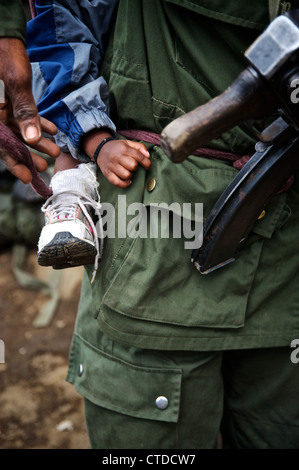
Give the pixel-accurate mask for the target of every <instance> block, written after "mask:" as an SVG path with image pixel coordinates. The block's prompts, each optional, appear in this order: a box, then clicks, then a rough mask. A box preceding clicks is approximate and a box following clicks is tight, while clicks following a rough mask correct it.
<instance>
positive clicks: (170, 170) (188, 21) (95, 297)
mask: <svg viewBox="0 0 299 470" xmlns="http://www.w3.org/2000/svg"><path fill="white" fill-rule="evenodd" d="M49 3H52V2H49ZM53 3H55V4H56V3H60V2H53ZM61 3H62V2H61ZM63 3H64V4H66V3H67V2H63ZM69 3H71V2H69ZM83 3H84V8H85V12H86V11H87V10H88V9H91V8H93V18H94V15H96V14H97V10H96V5H95V4H94V5H91V3H90V2H83ZM87 3H89V5H87ZM93 3H96V2H93ZM99 3H101V2H99ZM274 3H275V4H276V6H280V7H284V8H289V7H290V6H292V7H296V6H297V5H295V3H296V2H282V4H280V2H272V3H271V5H272V7H273V5H274ZM286 3H288V5H287V4H286ZM289 3H291V5H290V4H289ZM274 6H275V5H274ZM69 8H70V9H72V7H71V6H69ZM98 8H99V10H98V11H99V18H100V17H101V16H100V12H102V10H101V9H100V7H98ZM270 10H271V12H272V10H273V9H272V8H271V9H270ZM274 10H275V12H276V13H277V12H278V13H281V11H282V10H281V9H280V10H279V11H278V10H277V9H276V8H274ZM59 11H60V10H59ZM59 11H58V9H56V14H58V12H59ZM61 11H62V10H61ZM72 13H73V14H76V15H77V16H78V18H79V16H80V15H79V12H78V11H77V10H76V9H74V8H73V9H72ZM61 14H63V13H61ZM37 18H38V17H37ZM80 18H81V21H82V24H85V26H86V27H87V28H89V31H92V32H93V34H95V32H94V31H95V29H94V23H92V24H91V23H90V24H88V22H87V21H86V18H87V15H85V16H84V17H83V16H82V17H80ZM82 18H83V19H82ZM84 18H85V23H84ZM90 18H91V16H90ZM268 23H269V4H268V2H267V1H266V0H263V1H259V0H252V1H251V2H236V1H235V0H227V1H226V2H223V1H220V0H215V1H213V2H210V1H207V0H188V1H187V0H164V1H163V0H152V1H148V0H121V1H120V3H119V6H118V12H117V17H116V22H115V25H114V29H113V33H112V34H111V36H110V41H109V46H108V49H107V52H106V56H105V61H104V64H103V66H102V68H101V73H102V74H103V76H104V77H105V79H106V80H107V83H108V86H109V98H110V99H109V101H110V107H111V112H110V117H111V119H112V121H113V122H114V123H115V125H116V127H117V129H118V131H119V138H121V137H120V136H121V135H124V136H125V135H128V134H126V131H131V132H132V131H134V132H132V133H131V136H132V138H134V136H135V139H136V140H139V141H142V142H143V143H144V144H145V145H146V147H147V149H148V150H149V152H150V159H151V166H150V169H147V170H146V169H145V168H143V167H142V166H140V165H139V167H138V168H137V170H136V171H135V172H134V173H133V175H132V183H131V184H130V185H129V187H128V188H125V189H122V188H116V187H114V186H113V185H111V183H110V182H109V181H108V179H107V178H106V177H105V175H103V174H102V173H99V181H100V192H101V200H102V201H105V202H109V203H110V204H112V207H113V208H114V209H115V214H116V216H115V232H114V233H116V236H115V237H113V236H109V237H107V238H106V239H105V247H104V252H103V256H102V260H101V263H100V267H99V270H98V273H97V276H96V278H95V281H94V282H93V283H91V282H90V280H91V275H92V267H87V268H86V271H85V275H84V280H83V286H82V295H81V301H80V305H79V311H78V317H77V321H76V327H75V332H74V338H73V343H72V347H71V352H70V364H69V372H68V380H69V381H70V382H71V383H73V384H74V386H75V387H76V389H77V390H78V392H79V393H80V394H82V395H83V396H84V398H85V407H86V422H87V429H88V432H89V436H90V440H91V444H92V446H93V447H94V448H104V449H115V448H119V449H120V448H122V449H124V448H131V449H139V448H145V449H152V448H154V449H163V448H164V449H187V448H189V449H192V448H193V449H195V448H201V449H204V448H213V447H215V446H216V442H217V435H218V433H219V431H220V430H221V431H222V437H223V445H224V447H228V448H298V442H299V429H298V425H299V405H298V392H299V369H298V367H299V366H298V365H296V364H295V363H294V361H293V362H292V361H291V353H292V349H291V348H290V344H291V342H292V340H293V339H295V338H298V337H299V315H298V302H299V289H298V284H299V270H298V266H299V252H298V250H297V249H296V246H297V244H298V242H297V240H298V233H299V210H298V207H299V206H298V204H299V182H298V175H295V180H294V183H293V186H292V187H291V189H289V190H288V191H287V192H284V193H281V194H279V195H276V196H275V197H274V198H273V199H272V200H271V202H270V204H269V205H268V207H267V211H266V215H265V217H263V218H262V219H261V220H258V221H257V223H256V225H255V227H254V229H253V231H252V233H251V235H250V237H249V239H248V242H247V245H246V248H245V249H244V250H243V252H242V254H241V256H240V257H239V258H238V260H237V261H236V262H235V263H232V264H230V265H229V266H226V267H225V268H223V269H220V270H217V271H215V272H213V273H211V274H209V275H207V276H202V275H201V274H200V273H198V271H197V270H196V269H194V267H193V266H192V264H191V263H190V255H191V250H189V249H186V247H185V244H184V243H185V241H186V240H185V239H184V238H183V237H174V236H171V233H170V236H169V237H167V238H163V237H162V236H161V237H158V238H153V237H150V236H145V237H141V236H139V237H138V236H136V237H134V236H131V234H130V233H129V232H128V231H127V232H126V233H125V235H124V232H123V227H122V224H123V221H124V220H126V227H128V226H129V225H130V224H129V222H130V220H131V221H132V219H133V217H134V214H133V213H132V212H131V208H132V206H131V204H134V203H136V202H137V203H139V204H142V205H143V206H144V207H145V208H146V214H147V215H149V214H150V211H151V208H152V207H154V206H155V205H157V204H160V203H161V202H163V203H166V204H167V205H168V207H169V206H170V205H171V204H172V203H174V202H175V203H178V205H176V206H172V207H182V206H183V204H184V203H190V204H191V208H192V209H191V211H190V213H189V215H188V218H189V220H190V223H191V222H194V223H195V222H196V214H195V212H194V207H195V204H196V203H202V204H203V214H204V218H205V217H206V216H207V215H208V214H209V212H210V210H211V208H212V207H213V205H214V203H215V202H216V200H217V199H218V197H219V196H220V195H221V193H222V192H223V190H224V189H225V188H226V187H227V185H228V184H229V183H230V181H231V180H232V179H233V177H234V176H235V175H236V174H237V170H236V169H235V168H234V167H233V166H232V164H231V163H230V162H228V161H225V160H219V159H213V158H209V155H208V152H207V155H203V156H201V157H198V156H194V155H190V157H189V158H188V159H186V160H185V161H184V163H182V164H180V165H174V164H173V163H172V162H170V160H169V159H168V158H167V157H166V156H165V154H164V153H163V151H162V149H161V147H160V146H159V145H157V144H155V143H154V142H153V141H152V139H147V137H146V132H147V133H150V135H151V137H153V136H154V135H159V134H160V133H161V131H162V130H163V128H164V127H165V126H166V125H167V124H168V123H169V122H171V121H172V120H173V119H175V118H177V117H179V116H181V115H182V114H184V113H187V112H189V111H191V110H192V109H194V108H195V107H196V106H199V105H200V104H203V103H205V102H207V101H208V100H210V99H211V98H213V97H215V96H217V95H218V94H219V93H221V92H222V91H223V90H224V89H226V88H227V87H228V86H229V85H230V84H231V83H232V82H233V80H234V79H235V78H236V77H237V76H238V74H239V73H240V72H241V71H242V70H243V69H244V68H245V67H246V65H247V64H246V61H245V59H244V55H243V54H244V52H245V50H246V49H247V47H248V46H249V45H250V44H251V43H252V42H253V40H254V39H255V38H256V37H257V36H258V35H259V34H260V33H261V32H262V31H263V30H264V29H265V27H266V26H267V25H268ZM56 24H58V22H56ZM78 24H79V22H78ZM82 34H83V33H82ZM82 99H83V98H82ZM84 109H85V110H86V108H84ZM86 112H87V111H86ZM81 122H83V120H81ZM136 131H143V132H144V133H143V136H144V137H143V139H142V138H140V133H138V132H136ZM96 132H97V131H95V130H93V137H94V135H96ZM111 135H113V132H111ZM86 142H88V139H87V140H84V141H83V143H84V144H85V146H84V144H83V150H82V149H81V150H82V151H83V153H84V151H85V156H86V155H87V157H89V158H90V159H92V158H93V155H94V151H95V148H96V146H97V145H98V143H99V142H96V143H95V144H94V146H93V147H92V148H90V146H87V145H86ZM255 142H256V136H255V134H254V132H253V131H252V129H251V128H250V127H249V126H247V125H246V124H242V125H240V126H239V127H236V128H234V129H232V130H230V131H229V132H226V133H225V134H223V135H222V136H221V137H220V138H218V139H216V140H214V141H213V142H211V143H210V145H209V148H210V149H216V150H219V151H224V152H232V153H235V154H238V155H240V156H242V155H243V154H248V153H252V152H253V151H254V144H255ZM109 146H110V145H109V144H105V146H103V147H102V149H101V152H100V154H99V156H98V165H99V167H100V168H101V161H104V160H105V159H106V158H108V159H109ZM110 147H111V146H110ZM124 201H125V204H126V206H124V204H123V202H124ZM173 211H174V215H173V217H175V216H176V215H178V214H175V211H176V209H173ZM125 218H126V219H125ZM146 220H147V223H148V229H149V228H150V223H151V221H150V217H147V219H146ZM169 228H170V230H171V224H170V227H169ZM147 233H150V231H149V230H148V232H147Z"/></svg>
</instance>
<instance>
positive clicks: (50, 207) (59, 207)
mask: <svg viewBox="0 0 299 470" xmlns="http://www.w3.org/2000/svg"><path fill="white" fill-rule="evenodd" d="M63 194H65V195H69V196H73V197H72V201H71V202H70V203H67V202H66V201H62V200H61V199H60V198H59V199H60V200H59V201H58V202H54V201H53V200H54V199H56V198H57V197H58V196H61V195H63ZM97 196H98V199H99V195H98V193H97ZM78 206H79V207H80V209H81V210H82V213H83V214H84V216H85V217H86V219H87V221H88V223H89V225H90V227H91V229H92V234H93V238H94V243H95V247H96V251H97V253H96V256H95V260H94V270H93V273H92V277H91V284H92V283H93V281H94V279H95V276H96V273H97V270H98V266H99V260H100V259H101V257H102V254H103V248H104V235H103V223H102V216H101V207H102V205H101V204H100V203H99V202H98V201H96V200H95V199H93V198H91V197H90V196H89V195H88V194H84V195H83V194H81V193H79V192H76V191H61V192H58V193H56V194H55V195H52V196H50V197H49V198H48V199H47V201H46V202H45V204H44V205H43V206H42V208H41V210H42V212H44V213H45V212H49V213H50V214H51V217H52V218H53V219H54V220H55V219H56V220H61V221H62V220H65V219H68V220H70V219H76V218H78V217H77V211H78ZM86 206H88V207H90V208H92V209H93V210H94V212H95V215H96V216H97V217H98V219H99V223H98V226H99V229H100V234H99V235H100V236H98V231H97V228H96V226H95V223H94V221H93V218H92V217H91V215H90V213H89V211H88V209H87V207H86ZM61 215H64V217H63V218H61V219H60V216H61ZM99 238H100V240H101V243H100V244H99Z"/></svg>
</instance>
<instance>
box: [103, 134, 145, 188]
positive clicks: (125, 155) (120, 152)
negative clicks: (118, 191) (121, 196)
mask: <svg viewBox="0 0 299 470" xmlns="http://www.w3.org/2000/svg"><path fill="white" fill-rule="evenodd" d="M149 158H150V155H149V152H148V150H147V148H146V147H145V145H144V144H142V143H140V142H133V141H131V140H111V141H109V142H107V143H105V145H103V147H102V148H101V150H100V153H99V155H98V159H97V163H98V165H99V167H100V169H101V171H102V173H103V175H104V176H105V177H106V178H107V180H108V181H109V182H110V183H111V184H113V185H114V186H118V187H119V188H126V187H128V186H130V184H131V183H132V176H133V172H134V171H135V170H136V169H137V167H138V165H142V166H143V168H145V169H146V170H148V169H149V168H150V166H151V161H150V159H149Z"/></svg>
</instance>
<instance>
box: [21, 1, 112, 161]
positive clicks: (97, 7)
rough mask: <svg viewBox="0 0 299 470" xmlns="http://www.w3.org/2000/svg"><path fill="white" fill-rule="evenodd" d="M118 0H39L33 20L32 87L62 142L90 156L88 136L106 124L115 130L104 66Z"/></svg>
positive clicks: (79, 154) (30, 50) (30, 46)
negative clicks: (102, 73) (86, 147)
mask: <svg viewBox="0 0 299 470" xmlns="http://www.w3.org/2000/svg"><path fill="white" fill-rule="evenodd" d="M117 4H118V0H93V1H89V0H80V1H68V0H61V1H56V0H53V1H47V0H37V1H36V2H35V6H36V13H37V15H36V17H35V18H33V19H32V20H30V21H29V22H28V23H27V36H26V43H27V51H28V55H29V58H30V62H31V66H32V80H33V82H32V88H33V94H34V98H35V100H36V103H37V107H38V110H39V113H40V115H41V116H43V117H45V118H47V119H49V120H50V121H52V122H54V123H55V124H56V126H57V128H58V134H57V136H56V137H55V140H56V143H57V145H58V146H59V147H60V148H61V149H62V150H64V151H69V152H70V153H71V154H72V155H73V157H75V158H77V159H78V160H80V161H82V162H84V161H89V158H88V157H87V155H85V154H84V152H83V151H82V149H80V143H81V139H82V136H83V135H84V134H86V133H87V132H89V131H91V130H93V129H96V128H101V127H105V128H108V129H109V130H110V131H111V132H112V134H114V133H115V126H114V124H113V122H112V121H111V120H110V118H109V104H108V87H107V84H106V82H105V80H104V79H103V77H101V76H100V73H99V68H100V66H101V64H102V61H103V58H104V54H105V46H106V44H105V41H106V39H107V36H108V33H109V31H110V28H111V25H112V22H113V19H114V15H115V10H116V7H117Z"/></svg>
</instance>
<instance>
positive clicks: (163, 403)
mask: <svg viewBox="0 0 299 470" xmlns="http://www.w3.org/2000/svg"><path fill="white" fill-rule="evenodd" d="M156 407H157V408H159V410H165V409H166V408H167V407H168V399H167V398H166V397H163V396H161V397H157V398H156Z"/></svg>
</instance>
